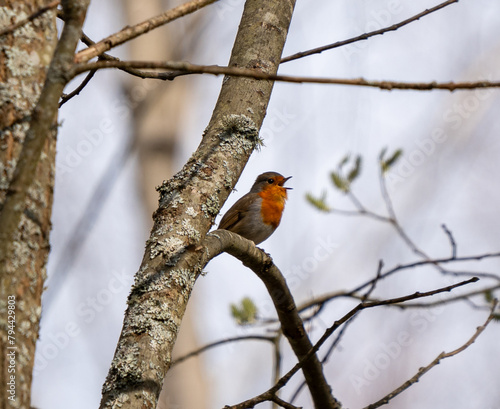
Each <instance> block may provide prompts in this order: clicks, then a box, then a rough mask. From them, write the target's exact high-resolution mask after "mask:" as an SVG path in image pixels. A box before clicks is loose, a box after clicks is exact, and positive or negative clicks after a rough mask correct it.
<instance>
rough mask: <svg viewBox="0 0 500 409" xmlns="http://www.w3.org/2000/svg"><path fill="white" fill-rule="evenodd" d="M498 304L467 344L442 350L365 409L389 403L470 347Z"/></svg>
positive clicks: (489, 320) (484, 327)
mask: <svg viewBox="0 0 500 409" xmlns="http://www.w3.org/2000/svg"><path fill="white" fill-rule="evenodd" d="M497 304H498V301H497V300H495V301H494V302H493V303H492V305H491V310H490V315H489V316H488V318H487V319H486V321H485V323H484V324H483V325H481V326H480V327H478V328H477V329H476V332H475V333H474V335H472V337H471V338H470V339H469V340H468V341H467V342H466V343H465V344H463V345H462V346H460V347H459V348H457V349H455V350H453V351H450V352H441V353H440V354H439V355H438V356H437V357H436V359H434V360H433V361H432V362H431V363H430V364H429V365H427V366H424V367H423V368H420V369H419V370H418V372H417V373H416V374H415V375H414V376H412V377H411V378H410V379H408V380H407V381H406V382H405V383H403V384H402V385H401V386H400V387H398V388H396V389H395V390H393V391H392V392H391V393H389V394H387V395H386V396H384V397H383V398H382V399H380V400H378V401H377V402H375V403H372V404H370V405H368V406H367V407H366V408H364V409H375V408H378V407H380V406H382V405H386V404H387V403H389V401H390V400H391V399H393V398H395V397H396V396H398V395H399V394H400V393H402V392H403V391H405V390H406V389H408V388H409V387H410V386H411V385H413V384H414V383H416V382H418V381H419V380H420V378H421V377H422V376H423V375H425V374H426V373H427V372H429V371H430V370H431V369H432V368H434V367H435V366H436V365H438V364H439V363H440V362H441V361H442V360H443V359H446V358H451V357H452V356H455V355H457V354H459V353H460V352H462V351H464V350H466V349H467V348H468V347H470V346H471V345H472V344H473V343H474V342H475V341H476V339H477V337H479V335H481V333H482V332H483V331H484V330H485V329H486V327H487V326H488V324H489V323H490V322H491V320H492V319H493V318H494V315H495V313H494V311H495V308H496V306H497Z"/></svg>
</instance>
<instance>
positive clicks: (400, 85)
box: [71, 61, 500, 91]
mask: <svg viewBox="0 0 500 409" xmlns="http://www.w3.org/2000/svg"><path fill="white" fill-rule="evenodd" d="M106 68H118V69H124V68H139V69H163V70H173V71H179V72H183V73H187V74H212V75H216V76H217V75H230V76H233V77H246V78H255V79H260V80H271V81H280V82H292V83H299V84H302V83H309V84H332V85H352V86H360V87H371V88H379V89H382V90H389V91H390V90H394V89H399V90H417V91H430V90H446V91H456V90H475V89H478V88H500V81H475V82H457V83H455V82H398V81H372V80H365V79H363V78H358V79H341V78H311V77H301V76H288V75H278V74H268V73H265V72H262V71H256V70H252V69H245V68H237V67H227V66H219V65H197V64H190V63H187V62H180V61H97V62H92V63H81V64H77V65H76V66H75V67H74V69H73V70H72V71H71V75H72V76H73V77H74V76H76V75H78V74H81V73H82V72H85V71H90V70H94V69H98V70H100V69H106ZM169 79H170V78H169Z"/></svg>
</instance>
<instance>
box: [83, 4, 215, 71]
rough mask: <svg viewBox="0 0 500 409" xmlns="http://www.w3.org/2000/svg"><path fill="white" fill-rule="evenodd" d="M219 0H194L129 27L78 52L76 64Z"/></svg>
mask: <svg viewBox="0 0 500 409" xmlns="http://www.w3.org/2000/svg"><path fill="white" fill-rule="evenodd" d="M216 1H217V0H192V1H190V2H188V3H184V4H181V5H180V6H178V7H175V8H173V9H171V10H168V11H166V12H165V13H162V14H160V15H158V16H156V17H152V18H150V19H148V20H146V21H143V22H141V23H139V24H136V25H134V26H127V27H125V28H123V29H122V30H121V31H118V32H117V33H114V34H111V35H110V36H108V37H106V38H104V39H103V40H101V41H99V42H98V43H95V44H94V45H92V46H90V47H88V48H86V49H85V50H82V51H80V52H78V53H77V54H76V56H75V62H76V63H83V62H86V61H89V60H90V59H92V58H94V57H97V56H99V55H101V54H102V53H103V52H105V51H108V50H111V49H112V48H114V47H116V46H118V45H120V44H123V43H125V42H127V41H129V40H132V39H134V38H136V37H139V36H140V35H142V34H145V33H147V32H149V31H151V30H153V29H155V28H158V27H160V26H163V25H165V24H167V23H170V22H171V21H174V20H176V19H178V18H180V17H183V16H185V15H187V14H191V13H193V12H195V11H197V10H199V9H201V8H202V7H205V6H208V5H209V4H212V3H214V2H216Z"/></svg>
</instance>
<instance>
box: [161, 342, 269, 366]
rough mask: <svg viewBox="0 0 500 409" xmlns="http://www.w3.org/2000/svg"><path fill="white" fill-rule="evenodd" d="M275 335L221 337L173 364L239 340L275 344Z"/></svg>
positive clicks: (175, 360) (181, 357) (183, 356)
mask: <svg viewBox="0 0 500 409" xmlns="http://www.w3.org/2000/svg"><path fill="white" fill-rule="evenodd" d="M274 340H275V337H266V336H264V335H242V336H239V337H232V338H226V339H221V340H220V341H215V342H211V343H210V344H207V345H204V346H202V347H201V348H198V349H196V350H195V351H192V352H189V353H188V354H186V355H182V356H180V357H179V358H177V359H174V360H173V361H172V364H171V366H174V365H178V364H180V363H182V362H184V361H186V360H188V359H189V358H192V357H195V356H197V355H199V354H201V353H203V352H205V351H208V350H209V349H212V348H215V347H218V346H221V345H225V344H229V343H232V342H238V341H268V342H271V343H273V344H274V342H275V341H274Z"/></svg>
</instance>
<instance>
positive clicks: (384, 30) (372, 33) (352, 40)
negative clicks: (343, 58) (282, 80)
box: [281, 0, 458, 64]
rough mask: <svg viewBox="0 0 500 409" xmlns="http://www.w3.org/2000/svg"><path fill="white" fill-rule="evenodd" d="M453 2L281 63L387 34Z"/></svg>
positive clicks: (302, 53) (453, 0) (294, 55)
mask: <svg viewBox="0 0 500 409" xmlns="http://www.w3.org/2000/svg"><path fill="white" fill-rule="evenodd" d="M453 3H458V0H448V1H445V2H444V3H441V4H438V5H437V6H435V7H432V8H430V9H427V10H424V11H422V12H421V13H419V14H416V15H415V16H413V17H410V18H408V19H406V20H403V21H401V22H399V23H396V24H393V25H392V26H389V27H385V28H381V29H380V30H375V31H370V32H369V33H365V34H361V35H359V36H356V37H353V38H349V39H348V40H344V41H337V42H336V43H333V44H328V45H324V46H322V47H317V48H313V49H312V50H308V51H302V52H300V53H296V54H293V55H290V56H288V57H285V58H282V59H281V63H282V64H283V63H286V62H289V61H293V60H297V59H299V58H302V57H306V56H309V55H313V54H319V53H322V52H323V51H326V50H331V49H333V48H337V47H342V46H344V45H348V44H352V43H355V42H358V41H361V40H367V39H368V38H370V37H373V36H376V35H381V34H385V33H387V32H389V31H395V30H397V29H399V28H401V27H403V26H405V25H407V24H410V23H412V22H414V21H417V20H419V19H420V18H422V17H424V16H427V15H429V14H431V13H434V12H435V11H438V10H440V9H442V8H444V7H446V6H449V5H450V4H453Z"/></svg>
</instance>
